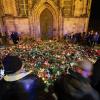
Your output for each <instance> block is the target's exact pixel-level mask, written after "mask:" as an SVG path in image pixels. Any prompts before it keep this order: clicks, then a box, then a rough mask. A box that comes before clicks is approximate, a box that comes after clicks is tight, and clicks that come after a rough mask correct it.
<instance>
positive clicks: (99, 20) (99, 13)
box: [89, 0, 100, 31]
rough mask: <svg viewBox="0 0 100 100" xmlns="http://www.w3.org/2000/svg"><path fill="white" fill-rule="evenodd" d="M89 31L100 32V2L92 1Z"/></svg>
mask: <svg viewBox="0 0 100 100" xmlns="http://www.w3.org/2000/svg"><path fill="white" fill-rule="evenodd" d="M89 29H90V30H91V29H93V30H95V31H100V0H92V7H91V16H90V22H89Z"/></svg>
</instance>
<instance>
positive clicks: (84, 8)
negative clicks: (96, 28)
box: [82, 0, 87, 15]
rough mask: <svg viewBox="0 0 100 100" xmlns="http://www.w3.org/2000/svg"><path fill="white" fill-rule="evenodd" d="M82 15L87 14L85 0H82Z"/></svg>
mask: <svg viewBox="0 0 100 100" xmlns="http://www.w3.org/2000/svg"><path fill="white" fill-rule="evenodd" d="M83 5H84V6H83V12H82V13H83V15H85V14H87V0H84V2H83Z"/></svg>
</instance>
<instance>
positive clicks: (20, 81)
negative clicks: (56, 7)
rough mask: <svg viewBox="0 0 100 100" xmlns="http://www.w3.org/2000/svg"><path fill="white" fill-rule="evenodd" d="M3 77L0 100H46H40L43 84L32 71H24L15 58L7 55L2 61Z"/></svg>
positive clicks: (19, 60) (20, 62) (0, 85)
mask: <svg viewBox="0 0 100 100" xmlns="http://www.w3.org/2000/svg"><path fill="white" fill-rule="evenodd" d="M2 63H3V66H4V73H5V75H4V77H3V79H2V80H0V100H46V99H40V97H42V96H41V93H42V94H43V92H44V88H45V84H44V83H43V81H42V80H41V79H40V78H39V77H38V76H36V75H34V73H33V72H32V71H28V72H26V71H24V70H23V67H22V61H21V59H19V58H18V57H17V56H9V55H7V56H6V57H5V58H4V59H3V61H2Z"/></svg>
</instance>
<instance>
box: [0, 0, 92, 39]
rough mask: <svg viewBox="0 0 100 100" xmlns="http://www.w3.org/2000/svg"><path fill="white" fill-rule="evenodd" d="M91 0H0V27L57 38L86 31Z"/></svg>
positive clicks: (35, 37) (39, 37)
mask: <svg viewBox="0 0 100 100" xmlns="http://www.w3.org/2000/svg"><path fill="white" fill-rule="evenodd" d="M91 1H92V0H0V31H1V32H5V31H7V32H8V33H9V34H11V32H12V31H17V32H19V33H20V34H27V35H28V36H31V37H34V39H44V38H45V37H46V38H47V39H58V38H61V37H62V36H63V35H64V34H67V33H71V32H73V33H75V32H83V31H87V28H88V22H89V16H90V8H91Z"/></svg>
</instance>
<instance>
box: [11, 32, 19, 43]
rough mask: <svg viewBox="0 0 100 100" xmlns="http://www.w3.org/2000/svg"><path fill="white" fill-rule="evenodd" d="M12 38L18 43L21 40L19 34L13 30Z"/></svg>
mask: <svg viewBox="0 0 100 100" xmlns="http://www.w3.org/2000/svg"><path fill="white" fill-rule="evenodd" d="M11 39H12V41H13V43H14V44H18V41H19V35H18V33H17V32H12V34H11Z"/></svg>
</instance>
